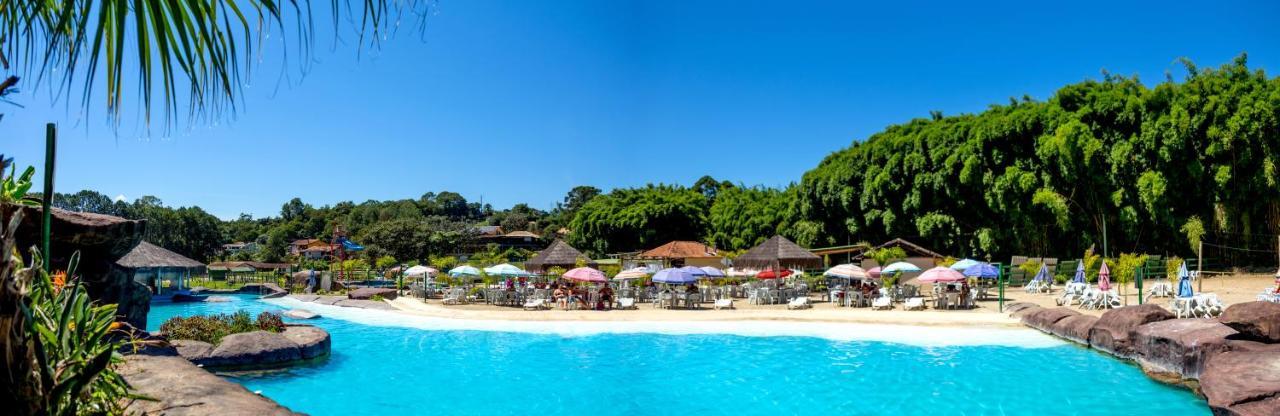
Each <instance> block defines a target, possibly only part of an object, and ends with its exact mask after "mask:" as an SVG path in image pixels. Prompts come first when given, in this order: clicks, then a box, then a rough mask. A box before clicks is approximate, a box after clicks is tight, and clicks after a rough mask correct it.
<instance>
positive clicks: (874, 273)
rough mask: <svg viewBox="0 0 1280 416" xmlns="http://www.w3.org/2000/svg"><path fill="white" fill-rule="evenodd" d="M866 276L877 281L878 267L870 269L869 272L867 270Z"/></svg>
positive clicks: (878, 276)
mask: <svg viewBox="0 0 1280 416" xmlns="http://www.w3.org/2000/svg"><path fill="white" fill-rule="evenodd" d="M867 276H871V278H873V279H879V278H880V266H876V267H872V268H871V270H867Z"/></svg>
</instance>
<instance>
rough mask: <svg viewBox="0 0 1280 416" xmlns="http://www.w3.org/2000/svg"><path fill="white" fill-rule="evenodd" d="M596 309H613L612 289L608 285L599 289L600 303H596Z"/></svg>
mask: <svg viewBox="0 0 1280 416" xmlns="http://www.w3.org/2000/svg"><path fill="white" fill-rule="evenodd" d="M596 309H597V310H605V309H613V288H611V287H609V285H604V287H601V288H600V301H599V302H596Z"/></svg>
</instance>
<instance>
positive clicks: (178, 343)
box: [169, 339, 213, 361]
mask: <svg viewBox="0 0 1280 416" xmlns="http://www.w3.org/2000/svg"><path fill="white" fill-rule="evenodd" d="M169 345H172V346H173V347H174V348H176V349H177V350H178V355H181V356H182V358H186V359H188V360H191V361H196V360H203V359H205V358H209V353H211V352H213V344H210V343H207V342H204V341H196V340H193V339H175V340H173V341H169Z"/></svg>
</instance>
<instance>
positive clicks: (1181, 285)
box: [1178, 261, 1196, 298]
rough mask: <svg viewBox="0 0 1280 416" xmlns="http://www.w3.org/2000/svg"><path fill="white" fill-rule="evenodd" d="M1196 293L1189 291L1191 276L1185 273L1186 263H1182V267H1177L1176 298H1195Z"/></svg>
mask: <svg viewBox="0 0 1280 416" xmlns="http://www.w3.org/2000/svg"><path fill="white" fill-rule="evenodd" d="M1195 294H1196V292H1195V291H1194V290H1191V274H1190V273H1187V262H1185V261H1184V262H1182V266H1178V297H1180V298H1189V297H1192V296H1195Z"/></svg>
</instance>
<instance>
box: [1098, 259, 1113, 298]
mask: <svg viewBox="0 0 1280 416" xmlns="http://www.w3.org/2000/svg"><path fill="white" fill-rule="evenodd" d="M1098 290H1101V291H1108V290H1111V270H1110V269H1108V268H1107V261H1106V260H1103V261H1102V267H1100V268H1098Z"/></svg>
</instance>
